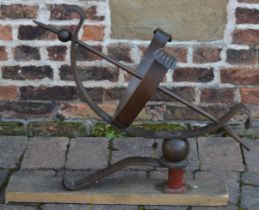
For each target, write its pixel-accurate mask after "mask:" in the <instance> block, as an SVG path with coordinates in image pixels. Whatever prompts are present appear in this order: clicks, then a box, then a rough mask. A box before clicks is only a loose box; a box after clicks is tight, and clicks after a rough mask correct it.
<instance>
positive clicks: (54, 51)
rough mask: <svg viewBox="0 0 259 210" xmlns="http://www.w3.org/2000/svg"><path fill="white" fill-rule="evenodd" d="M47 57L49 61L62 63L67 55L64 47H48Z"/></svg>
mask: <svg viewBox="0 0 259 210" xmlns="http://www.w3.org/2000/svg"><path fill="white" fill-rule="evenodd" d="M47 51H48V56H49V60H51V61H64V60H65V57H66V54H67V47H66V46H53V47H48V48H47Z"/></svg>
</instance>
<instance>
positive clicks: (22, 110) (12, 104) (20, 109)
mask: <svg viewBox="0 0 259 210" xmlns="http://www.w3.org/2000/svg"><path fill="white" fill-rule="evenodd" d="M55 110H56V108H55V104H54V103H49V102H46V103H43V102H31V101H29V102H16V101H8V102H6V101H5V102H0V112H1V116H2V117H7V118H10V117H13V118H19V119H28V118H29V119H31V118H39V117H40V118H41V119H42V118H43V117H51V116H53V112H54V111H55Z"/></svg>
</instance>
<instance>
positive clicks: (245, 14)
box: [236, 8, 259, 24]
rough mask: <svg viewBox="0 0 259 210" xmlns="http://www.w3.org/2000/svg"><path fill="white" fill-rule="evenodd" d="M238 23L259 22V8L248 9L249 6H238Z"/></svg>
mask: <svg viewBox="0 0 259 210" xmlns="http://www.w3.org/2000/svg"><path fill="white" fill-rule="evenodd" d="M236 23H237V24H243V23H249V24H258V23H259V10H257V9H247V8H237V10H236Z"/></svg>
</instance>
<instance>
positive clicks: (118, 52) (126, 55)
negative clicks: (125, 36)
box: [108, 44, 132, 63]
mask: <svg viewBox="0 0 259 210" xmlns="http://www.w3.org/2000/svg"><path fill="white" fill-rule="evenodd" d="M130 51H131V48H130V46H128V45H125V44H117V45H111V46H109V47H108V55H109V56H111V57H113V58H114V59H116V60H118V61H124V62H128V63H131V62H132V59H131V56H130Z"/></svg>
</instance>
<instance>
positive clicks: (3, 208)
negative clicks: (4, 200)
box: [0, 204, 38, 210]
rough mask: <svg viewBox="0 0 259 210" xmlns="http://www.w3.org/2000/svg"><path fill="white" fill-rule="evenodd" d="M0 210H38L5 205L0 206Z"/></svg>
mask: <svg viewBox="0 0 259 210" xmlns="http://www.w3.org/2000/svg"><path fill="white" fill-rule="evenodd" d="M0 210H38V208H37V207H30V206H23V205H10V204H9V205H7V204H3V205H1V204H0Z"/></svg>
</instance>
